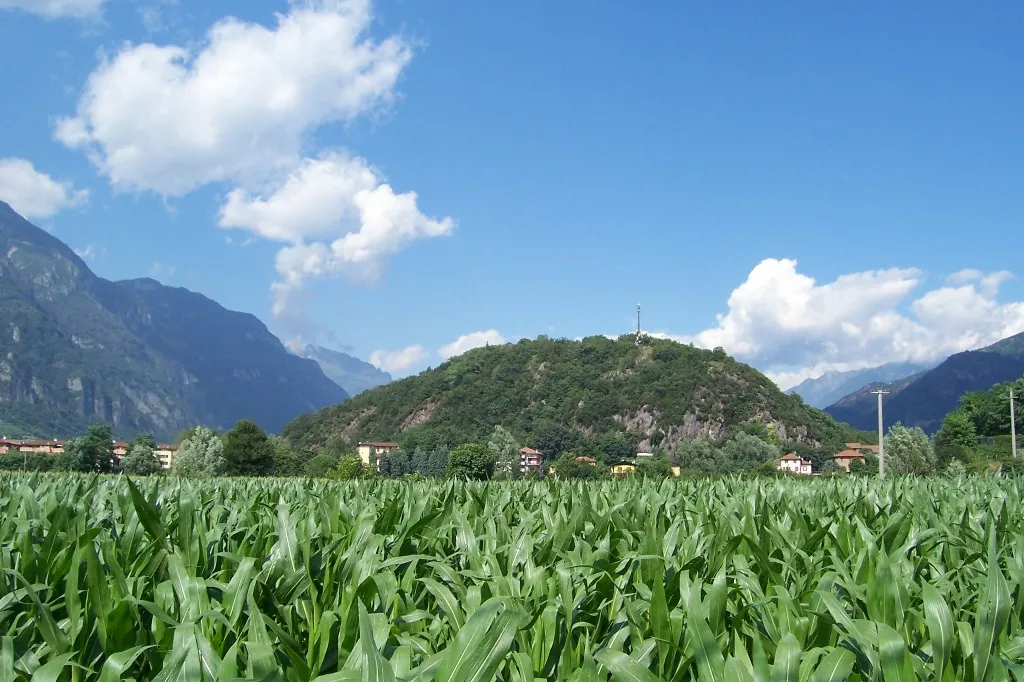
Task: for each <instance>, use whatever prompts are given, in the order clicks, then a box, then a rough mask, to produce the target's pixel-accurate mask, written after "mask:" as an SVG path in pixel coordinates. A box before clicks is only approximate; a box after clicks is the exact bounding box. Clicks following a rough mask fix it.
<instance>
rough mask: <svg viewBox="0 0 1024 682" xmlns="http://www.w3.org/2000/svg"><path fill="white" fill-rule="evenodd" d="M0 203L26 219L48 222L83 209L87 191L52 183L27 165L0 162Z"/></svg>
mask: <svg viewBox="0 0 1024 682" xmlns="http://www.w3.org/2000/svg"><path fill="white" fill-rule="evenodd" d="M0 200H3V201H6V202H7V203H8V204H10V205H11V208H13V209H14V210H15V211H17V212H18V213H20V214H21V215H23V216H25V217H26V218H29V219H40V218H50V217H52V216H53V215H56V214H57V213H59V212H60V211H63V210H64V209H68V208H76V207H79V206H83V205H85V203H86V202H88V200H89V191H88V190H85V189H75V188H74V186H73V185H72V184H71V183H70V182H65V181H59V180H54V179H53V178H52V177H50V176H49V175H47V174H46V173H43V172H41V171H38V170H36V169H35V166H33V165H32V163H31V162H30V161H26V160H25V159H17V158H6V159H0Z"/></svg>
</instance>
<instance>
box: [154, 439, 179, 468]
mask: <svg viewBox="0 0 1024 682" xmlns="http://www.w3.org/2000/svg"><path fill="white" fill-rule="evenodd" d="M177 451H178V446H177V445H157V446H156V450H154V451H153V454H154V455H156V458H157V459H158V460H160V466H161V467H163V468H164V469H170V468H171V461H172V460H173V459H174V453H176V452H177Z"/></svg>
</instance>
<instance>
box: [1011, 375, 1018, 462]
mask: <svg viewBox="0 0 1024 682" xmlns="http://www.w3.org/2000/svg"><path fill="white" fill-rule="evenodd" d="M1014 400H1015V398H1014V397H1013V389H1012V388H1011V389H1010V447H1011V448H1012V449H1013V458H1014V459H1017V419H1016V415H1015V414H1014V406H1013V401H1014Z"/></svg>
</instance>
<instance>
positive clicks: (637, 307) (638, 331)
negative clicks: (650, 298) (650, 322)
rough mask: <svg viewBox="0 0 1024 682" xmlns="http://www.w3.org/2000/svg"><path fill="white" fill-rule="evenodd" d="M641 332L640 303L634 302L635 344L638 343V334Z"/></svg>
mask: <svg viewBox="0 0 1024 682" xmlns="http://www.w3.org/2000/svg"><path fill="white" fill-rule="evenodd" d="M641 334H643V331H641V327H640V304H639V303H637V304H636V345H638V346H639V345H640V335H641Z"/></svg>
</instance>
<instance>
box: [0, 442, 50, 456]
mask: <svg viewBox="0 0 1024 682" xmlns="http://www.w3.org/2000/svg"><path fill="white" fill-rule="evenodd" d="M4 442H5V443H7V449H6V450H2V449H0V452H30V453H35V454H40V455H59V454H60V453H62V452H64V441H59V440H8V441H4Z"/></svg>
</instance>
